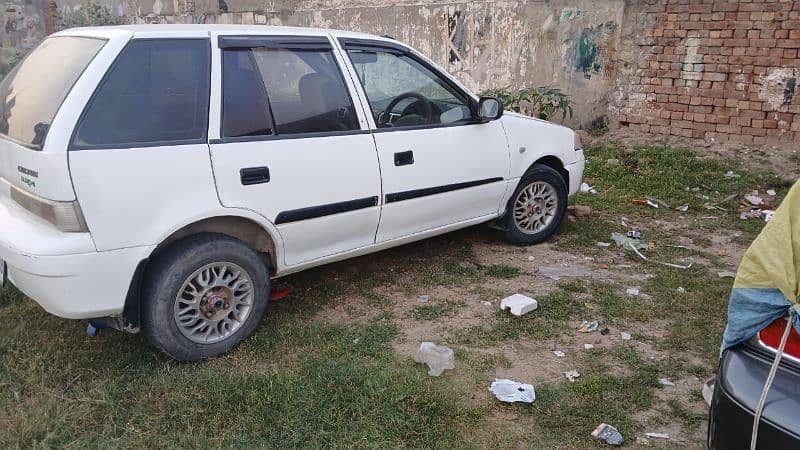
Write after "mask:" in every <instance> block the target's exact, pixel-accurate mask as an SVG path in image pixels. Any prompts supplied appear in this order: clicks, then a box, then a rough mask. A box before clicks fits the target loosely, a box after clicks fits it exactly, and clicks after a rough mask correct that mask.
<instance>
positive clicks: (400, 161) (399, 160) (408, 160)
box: [394, 150, 414, 166]
mask: <svg viewBox="0 0 800 450" xmlns="http://www.w3.org/2000/svg"><path fill="white" fill-rule="evenodd" d="M411 164H414V152H412V151H411V150H409V151H407V152H398V153H395V154H394V165H395V166H408V165H411Z"/></svg>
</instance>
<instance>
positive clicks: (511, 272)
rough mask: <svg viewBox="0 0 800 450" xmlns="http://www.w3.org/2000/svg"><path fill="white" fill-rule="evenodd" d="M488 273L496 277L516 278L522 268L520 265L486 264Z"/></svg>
mask: <svg viewBox="0 0 800 450" xmlns="http://www.w3.org/2000/svg"><path fill="white" fill-rule="evenodd" d="M486 273H487V274H489V276H490V277H494V278H505V279H509V278H515V277H518V276H519V275H520V274H521V273H522V270H520V268H519V267H514V266H507V265H505V264H492V265H489V266H486Z"/></svg>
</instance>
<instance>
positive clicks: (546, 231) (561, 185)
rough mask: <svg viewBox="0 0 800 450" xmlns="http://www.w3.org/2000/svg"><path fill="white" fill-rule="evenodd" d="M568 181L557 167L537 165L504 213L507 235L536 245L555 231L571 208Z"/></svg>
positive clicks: (519, 185) (521, 183)
mask: <svg viewBox="0 0 800 450" xmlns="http://www.w3.org/2000/svg"><path fill="white" fill-rule="evenodd" d="M567 195H568V192H567V184H566V182H565V181H564V178H563V177H562V176H561V174H560V173H558V172H557V171H556V170H555V169H553V168H551V167H548V166H543V165H538V164H537V165H534V166H533V167H532V168H531V169H529V170H528V171H527V172H526V173H525V175H523V176H522V178H521V179H520V182H519V184H518V185H517V188H516V189H515V190H514V193H513V194H512V195H511V198H510V199H509V201H508V205H507V206H506V213H505V215H504V216H503V226H504V228H505V230H506V237H507V238H508V240H509V241H511V242H512V243H514V244H517V245H534V244H538V243H540V242H543V241H545V240H547V239H549V238H550V236H552V235H553V233H555V231H556V229H557V228H558V226H559V225H560V224H561V221H562V220H563V219H564V213H565V212H566V210H567Z"/></svg>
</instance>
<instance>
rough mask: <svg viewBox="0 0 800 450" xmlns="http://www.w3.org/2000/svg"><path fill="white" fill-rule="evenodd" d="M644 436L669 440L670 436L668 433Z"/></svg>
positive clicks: (646, 434)
mask: <svg viewBox="0 0 800 450" xmlns="http://www.w3.org/2000/svg"><path fill="white" fill-rule="evenodd" d="M644 435H645V436H647V437H649V438H650V439H669V435H668V434H667V433H645V434H644Z"/></svg>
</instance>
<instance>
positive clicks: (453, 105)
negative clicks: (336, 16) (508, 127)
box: [347, 49, 472, 127]
mask: <svg viewBox="0 0 800 450" xmlns="http://www.w3.org/2000/svg"><path fill="white" fill-rule="evenodd" d="M347 53H348V55H349V56H350V60H351V62H352V63H353V67H354V68H355V70H356V73H357V74H358V78H359V80H360V81H361V84H362V85H363V87H364V91H365V92H366V94H367V100H368V101H369V105H370V108H371V109H372V114H373V115H374V117H375V122H376V124H377V125H378V127H404V126H419V125H435V124H451V123H458V122H466V121H470V120H472V112H471V110H470V108H469V106H468V105H469V103H468V102H467V99H465V98H464V96H463V95H462V94H461V93H459V92H458V91H456V90H455V89H453V88H452V87H451V86H450V85H449V84H448V83H447V82H445V81H444V80H443V79H442V78H441V77H439V76H438V75H437V74H435V73H434V72H432V71H430V70H429V69H428V68H426V67H425V66H424V65H422V64H420V63H419V62H418V61H416V60H415V59H414V58H411V57H409V56H408V55H406V54H403V53H400V52H396V51H392V50H386V51H382V50H379V49H375V50H372V49H366V50H365V49H348V50H347Z"/></svg>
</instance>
